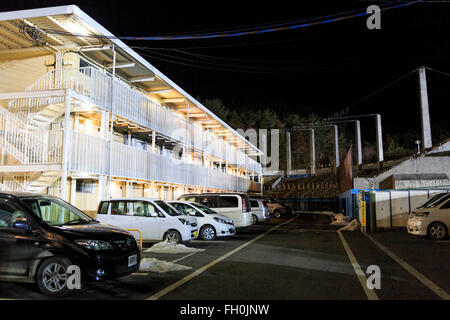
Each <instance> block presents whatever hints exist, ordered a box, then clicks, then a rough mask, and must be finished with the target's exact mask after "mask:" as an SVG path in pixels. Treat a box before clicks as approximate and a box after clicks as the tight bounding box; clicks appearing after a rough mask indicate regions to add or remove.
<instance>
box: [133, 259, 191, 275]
mask: <svg viewBox="0 0 450 320" xmlns="http://www.w3.org/2000/svg"><path fill="white" fill-rule="evenodd" d="M189 269H192V267H188V266H183V265H181V264H176V263H173V262H170V261H163V260H158V259H156V258H144V259H142V260H141V265H140V268H139V271H148V272H158V273H165V272H171V271H182V270H189Z"/></svg>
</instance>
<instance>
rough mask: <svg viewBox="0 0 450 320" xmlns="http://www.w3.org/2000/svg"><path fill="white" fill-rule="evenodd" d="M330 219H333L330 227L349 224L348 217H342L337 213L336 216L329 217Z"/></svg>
mask: <svg viewBox="0 0 450 320" xmlns="http://www.w3.org/2000/svg"><path fill="white" fill-rule="evenodd" d="M331 218H332V219H333V222H331V223H330V224H332V225H338V226H339V225H347V224H348V223H349V219H350V217H348V216H344V215H343V214H342V213H338V214H333V215H332V216H331Z"/></svg>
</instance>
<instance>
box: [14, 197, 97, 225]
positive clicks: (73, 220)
mask: <svg viewBox="0 0 450 320" xmlns="http://www.w3.org/2000/svg"><path fill="white" fill-rule="evenodd" d="M20 201H21V202H22V203H23V204H24V205H25V206H26V207H28V208H29V209H30V210H31V211H32V212H33V213H34V214H35V215H36V216H37V217H39V218H40V219H41V220H42V221H44V222H45V223H47V224H48V225H50V226H63V225H76V224H86V223H92V222H96V221H95V220H94V219H92V218H90V217H89V216H88V215H86V214H85V213H83V212H82V211H80V210H78V209H77V208H75V207H74V206H72V205H71V204H69V203H67V202H65V201H63V200H60V199H57V198H47V197H26V198H20Z"/></svg>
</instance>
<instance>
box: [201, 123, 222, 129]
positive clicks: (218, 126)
mask: <svg viewBox="0 0 450 320" xmlns="http://www.w3.org/2000/svg"><path fill="white" fill-rule="evenodd" d="M205 127H207V128H220V127H221V125H220V124H205Z"/></svg>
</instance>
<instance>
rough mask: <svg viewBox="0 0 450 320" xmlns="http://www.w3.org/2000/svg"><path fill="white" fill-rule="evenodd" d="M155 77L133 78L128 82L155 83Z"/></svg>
mask: <svg viewBox="0 0 450 320" xmlns="http://www.w3.org/2000/svg"><path fill="white" fill-rule="evenodd" d="M155 79H156V78H155V77H151V76H146V77H134V78H130V82H147V81H155Z"/></svg>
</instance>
